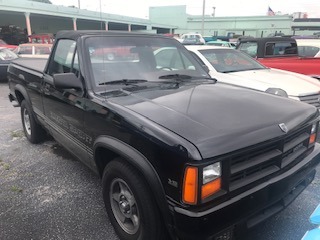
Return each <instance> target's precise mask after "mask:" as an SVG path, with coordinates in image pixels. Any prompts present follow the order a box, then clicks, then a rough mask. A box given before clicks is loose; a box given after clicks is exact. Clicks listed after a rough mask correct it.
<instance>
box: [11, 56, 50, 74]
mask: <svg viewBox="0 0 320 240" xmlns="http://www.w3.org/2000/svg"><path fill="white" fill-rule="evenodd" d="M47 61H48V60H47V59H41V58H18V59H17V60H14V61H12V63H14V64H16V65H19V66H22V67H25V68H27V69H30V70H34V71H37V72H41V73H43V72H44V68H45V66H46V64H47Z"/></svg>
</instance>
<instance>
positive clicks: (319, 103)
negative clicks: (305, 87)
mask: <svg viewBox="0 0 320 240" xmlns="http://www.w3.org/2000/svg"><path fill="white" fill-rule="evenodd" d="M299 99H300V101H301V102H305V103H309V104H311V105H313V106H315V107H316V108H318V109H320V94H313V95H308V96H303V97H299Z"/></svg>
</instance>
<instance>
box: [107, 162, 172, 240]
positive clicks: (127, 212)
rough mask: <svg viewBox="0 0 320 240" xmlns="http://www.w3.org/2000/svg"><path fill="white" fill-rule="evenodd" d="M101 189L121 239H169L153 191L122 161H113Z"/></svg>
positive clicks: (109, 165) (136, 172)
mask: <svg viewBox="0 0 320 240" xmlns="http://www.w3.org/2000/svg"><path fill="white" fill-rule="evenodd" d="M102 188H103V200H104V203H105V206H106V210H107V213H108V215H109V218H110V221H111V223H112V225H113V227H114V229H115V231H116V233H117V234H118V236H119V238H120V239H121V240H151V239H152V240H163V239H166V231H165V228H164V225H163V223H162V220H161V218H160V214H159V210H158V208H157V206H156V204H155V200H154V198H153V197H152V195H151V193H150V188H149V187H148V186H147V184H146V182H145V181H144V179H143V178H142V177H141V174H139V172H138V171H137V170H136V169H135V168H133V167H132V166H131V165H129V164H128V163H126V162H125V161H123V159H121V158H117V159H115V160H113V161H112V162H110V163H109V164H108V165H107V166H106V167H105V169H104V172H103V177H102ZM121 189H122V190H121ZM132 197H133V198H132Z"/></svg>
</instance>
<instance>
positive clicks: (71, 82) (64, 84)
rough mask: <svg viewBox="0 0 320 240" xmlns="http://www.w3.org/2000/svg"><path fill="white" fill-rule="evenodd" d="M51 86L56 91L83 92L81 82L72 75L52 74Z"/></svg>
mask: <svg viewBox="0 0 320 240" xmlns="http://www.w3.org/2000/svg"><path fill="white" fill-rule="evenodd" d="M53 85H54V86H55V87H56V88H58V89H76V90H83V85H82V82H81V80H80V79H79V78H78V77H77V76H76V75H75V74H74V73H56V74H54V75H53Z"/></svg>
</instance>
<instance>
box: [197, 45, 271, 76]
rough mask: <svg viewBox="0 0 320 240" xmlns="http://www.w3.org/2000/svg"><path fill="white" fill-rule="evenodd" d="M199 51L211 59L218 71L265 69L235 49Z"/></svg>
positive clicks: (210, 61)
mask: <svg viewBox="0 0 320 240" xmlns="http://www.w3.org/2000/svg"><path fill="white" fill-rule="evenodd" d="M199 52H200V53H201V54H202V55H203V56H204V57H205V58H206V59H207V60H208V61H209V63H210V64H211V65H212V66H213V67H214V69H215V70H216V71H217V72H222V73H227V72H239V71H247V70H253V69H255V70H257V69H265V67H264V66H263V65H261V64H260V63H258V62H257V61H255V60H254V59H252V58H251V57H250V56H248V55H246V54H244V53H242V52H240V51H237V50H233V49H206V50H199Z"/></svg>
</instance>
